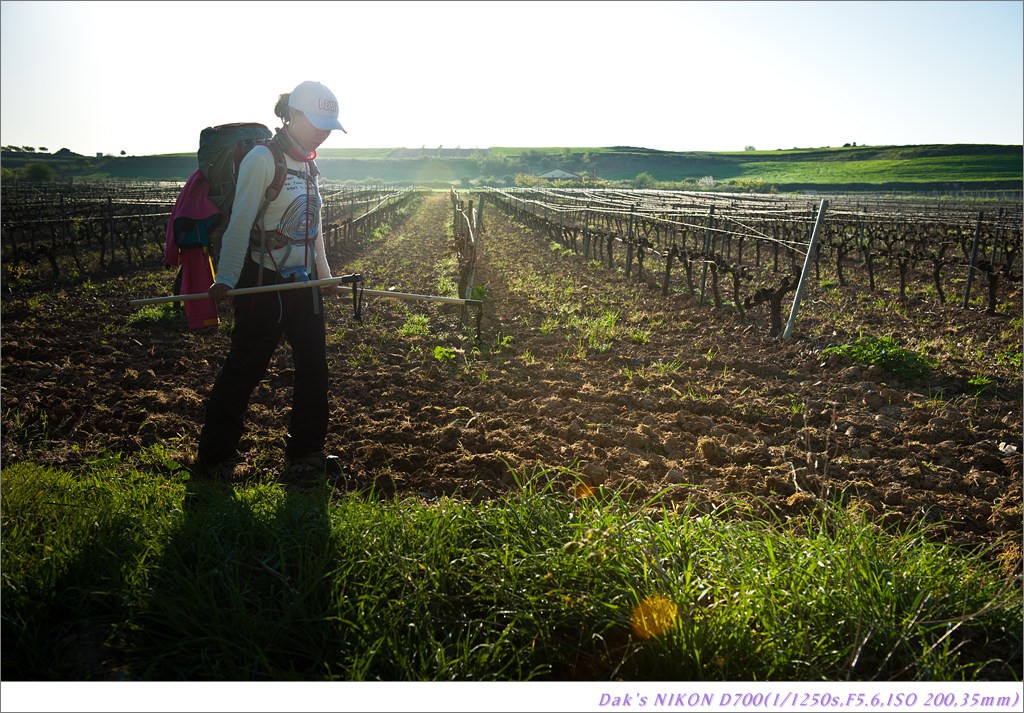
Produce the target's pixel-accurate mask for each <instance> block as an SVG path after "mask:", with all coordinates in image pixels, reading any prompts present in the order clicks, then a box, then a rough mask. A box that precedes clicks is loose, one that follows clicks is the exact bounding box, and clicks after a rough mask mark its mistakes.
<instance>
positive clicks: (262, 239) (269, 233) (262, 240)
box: [249, 230, 315, 250]
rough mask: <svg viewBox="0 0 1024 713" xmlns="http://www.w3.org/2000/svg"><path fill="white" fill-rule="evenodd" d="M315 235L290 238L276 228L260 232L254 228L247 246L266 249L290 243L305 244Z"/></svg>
mask: <svg viewBox="0 0 1024 713" xmlns="http://www.w3.org/2000/svg"><path fill="white" fill-rule="evenodd" d="M314 238H315V236H312V235H311V236H309V238H306V237H305V236H303V237H301V238H290V237H288V236H287V235H285V234H284V233H282V232H279V231H277V230H266V231H263V232H262V233H261V232H260V231H259V230H254V231H253V232H252V233H251V234H250V236H249V247H251V248H257V249H260V248H262V249H266V250H280V249H281V248H283V247H285V246H287V245H289V244H291V245H306V244H307V243H311V242H313V240H314Z"/></svg>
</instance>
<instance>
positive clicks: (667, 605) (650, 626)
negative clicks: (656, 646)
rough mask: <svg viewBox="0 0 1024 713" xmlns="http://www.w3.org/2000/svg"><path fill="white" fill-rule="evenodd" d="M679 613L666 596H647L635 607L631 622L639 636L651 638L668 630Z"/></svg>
mask: <svg viewBox="0 0 1024 713" xmlns="http://www.w3.org/2000/svg"><path fill="white" fill-rule="evenodd" d="M678 615H679V609H678V608H677V607H676V605H675V604H673V603H672V602H670V601H669V600H668V599H666V598H665V597H662V596H653V597H647V598H646V599H644V600H643V601H641V602H640V603H639V604H637V605H636V608H635V609H633V613H632V614H631V615H630V617H629V624H630V626H631V627H632V628H633V633H634V634H636V636H637V637H639V638H641V639H651V638H653V637H655V636H661V635H662V634H664V633H665V632H666V631H668V630H669V628H671V626H672V624H673V623H674V622H675V620H676V617H677V616H678Z"/></svg>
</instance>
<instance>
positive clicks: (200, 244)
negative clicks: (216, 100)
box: [169, 123, 288, 262]
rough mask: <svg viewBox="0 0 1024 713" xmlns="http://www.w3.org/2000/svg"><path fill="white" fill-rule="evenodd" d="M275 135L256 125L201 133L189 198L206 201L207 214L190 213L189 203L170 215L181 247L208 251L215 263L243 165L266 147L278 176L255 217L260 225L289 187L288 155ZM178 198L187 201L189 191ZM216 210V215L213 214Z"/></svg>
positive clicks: (213, 128)
mask: <svg viewBox="0 0 1024 713" xmlns="http://www.w3.org/2000/svg"><path fill="white" fill-rule="evenodd" d="M273 136H274V135H273V133H271V131H270V129H268V128H267V127H266V126H264V125H263V124H256V123H236V124H222V125H220V126H208V127H206V128H205V129H203V130H202V132H201V133H200V134H199V151H198V152H197V154H196V157H197V158H198V160H199V168H198V169H196V171H195V172H194V173H193V174H192V176H190V177H189V183H192V184H194V185H193V186H192V189H193V190H192V191H191V192H190V195H189V196H188V200H189V201H190V202H191V204H192V205H193V206H194V205H197V204H199V205H203V204H204V202H205V201H209V203H205V205H206V206H207V207H206V209H205V210H203V209H201V208H200V209H199V210H194V209H193V214H189V212H188V211H189V210H190V208H189V206H188V205H185V206H179V205H177V204H176V205H175V213H172V216H171V217H172V221H173V223H174V224H173V225H172V226H169V229H170V232H171V233H172V234H173V240H174V244H175V245H177V247H178V248H180V249H182V250H189V249H194V248H207V249H208V250H209V253H210V257H211V258H212V259H213V260H214V262H216V260H217V257H218V256H219V255H220V239H221V237H222V236H223V234H224V231H225V230H226V229H227V226H228V223H229V222H230V219H231V206H232V204H233V203H234V200H235V182H236V181H237V180H238V166H239V164H241V163H242V159H243V158H245V155H246V154H247V153H249V151H250V150H251V149H253V148H254V147H255V146H260V145H263V146H267V147H268V148H269V149H270V151H271V153H272V154H273V156H274V178H273V180H272V181H271V182H270V185H269V186H268V187H267V192H266V194H265V195H264V197H263V202H262V203H261V205H260V210H259V213H258V214H257V216H256V223H259V222H260V219H261V218H262V217H263V213H264V212H265V211H266V208H267V205H268V204H269V203H270V202H271V201H272V200H274V199H275V198H276V197H277V196H278V194H279V193H280V192H281V189H282V187H284V182H285V178H287V175H288V167H287V164H286V163H285V159H284V153H283V152H282V150H281V149H280V147H278V146H277V145H276V144H275V143H274V142H273ZM186 185H189V184H186ZM193 193H194V194H193ZM178 199H179V203H180V202H182V201H183V200H185V192H184V191H183V192H182V194H181V195H179V197H178ZM179 209H180V210H179ZM214 209H215V210H216V213H214V214H209V213H210V211H212V210H214ZM175 214H177V215H175Z"/></svg>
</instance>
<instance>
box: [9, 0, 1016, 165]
mask: <svg viewBox="0 0 1024 713" xmlns="http://www.w3.org/2000/svg"><path fill="white" fill-rule="evenodd" d="M1022 7H1024V3H1022V2H1020V1H1013V2H947V1H943V2H924V1H922V2H895V1H892V2H890V1H883V2H802V1H801V2H769V1H764V2H729V1H723V2H640V1H634V2H629V1H622V2H600V1H596V2H594V1H592V2H553V1H549V2H525V1H524V2H488V1H484V2H419V1H416V2H397V1H394V2H392V1H388V0H383V1H380V2H298V1H293V2H273V3H272V2H186V1H181V0H176V1H174V2H148V1H147V2H120V1H119V2H78V1H76V2H44V1H29V0H3V1H2V2H0V11H2V20H0V30H2V43H0V50H2V62H0V70H2V81H0V91H2V96H0V143H2V144H4V145H11V144H13V145H17V146H33V147H36V148H40V147H45V148H47V149H48V150H49V151H51V152H53V151H57V150H58V149H60V148H68V149H71V150H72V151H74V152H76V153H81V154H86V155H93V154H95V153H97V152H100V153H110V154H120V153H121V152H122V151H124V152H125V153H126V154H128V155H147V154H162V153H181V152H192V151H195V149H196V148H197V142H198V137H199V132H200V130H201V129H202V128H203V127H205V126H209V125H213V124H219V123H227V122H232V121H259V122H262V123H265V124H267V125H268V126H271V127H274V126H278V125H279V122H278V120H277V119H276V117H275V116H274V114H273V106H274V102H275V100H276V98H277V96H278V94H280V93H282V92H287V91H290V90H291V89H292V87H294V86H295V85H296V84H298V83H299V82H301V81H303V80H307V79H312V80H316V81H320V82H323V83H324V84H326V85H327V86H328V87H330V88H331V89H332V90H333V91H334V93H335V94H336V95H337V97H338V100H339V103H340V105H341V114H340V118H341V122H342V124H343V125H344V126H345V128H346V129H347V130H348V134H347V135H345V134H342V133H341V132H338V131H335V132H334V133H333V134H332V135H331V137H330V138H329V139H328V140H327V142H326V143H325V144H324V148H346V147H353V148H386V147H401V146H404V147H409V148H420V147H421V146H425V147H427V148H437V147H438V146H443V147H445V148H455V147H461V148H488V147H491V146H562V147H588V146H618V145H628V146H642V147H646V148H653V149H661V150H666V151H688V150H708V151H742V150H743V149H744V147H746V146H754V147H755V148H758V149H778V148H793V147H815V146H841V145H843V144H844V143H847V142H857V143H858V144H868V145H878V144H929V143H994V144H1021V143H1024V98H1022V92H1024V90H1022V87H1024V43H1022V35H1024V29H1022V28H1024V20H1022Z"/></svg>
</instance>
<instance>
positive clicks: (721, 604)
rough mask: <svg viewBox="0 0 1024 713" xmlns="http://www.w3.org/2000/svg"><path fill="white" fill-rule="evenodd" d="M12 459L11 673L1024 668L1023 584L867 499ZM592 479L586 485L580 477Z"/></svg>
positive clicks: (6, 489) (844, 672) (969, 675)
mask: <svg viewBox="0 0 1024 713" xmlns="http://www.w3.org/2000/svg"><path fill="white" fill-rule="evenodd" d="M146 462H147V463H148V465H147V466H146V467H143V468H142V469H130V468H128V467H126V466H125V465H124V464H122V463H121V462H120V461H119V460H118V459H116V458H109V459H96V460H94V461H93V462H92V463H91V464H90V465H88V466H87V467H86V468H84V469H83V470H81V471H80V472H77V473H73V474H72V473H68V472H65V471H56V470H51V469H48V468H44V467H40V466H37V465H32V464H28V463H21V464H5V467H4V472H3V481H2V490H3V498H2V500H0V505H2V515H3V530H4V537H3V539H2V542H0V545H2V555H3V563H4V566H3V587H2V600H0V601H2V609H3V629H2V636H3V670H4V677H5V679H6V680H8V681H10V680H28V679H31V680H44V681H45V680H57V679H61V680H88V679H93V678H104V677H106V676H109V675H112V674H113V673H115V671H116V673H117V675H119V676H121V677H125V678H128V679H133V680H215V681H226V680H239V681H255V680H306V681H317V680H354V681H370V680H390V681H403V680H408V681H412V680H417V681H427V680H429V681H440V680H476V681H485V680H516V681H520V680H609V681H610V680H647V681H658V680H675V681H679V680H744V681H763V680H770V679H774V680H835V681H845V680H854V681H859V680H1019V676H1020V670H1021V661H1022V655H1021V625H1022V611H1021V610H1022V603H1021V598H1020V590H1019V583H1015V582H1014V581H1013V580H1012V577H1010V576H1009V575H1008V574H1006V573H1005V572H1003V571H1002V570H1000V569H999V568H998V566H997V565H996V564H995V563H994V562H991V561H990V560H989V559H987V558H985V557H983V556H982V554H983V553H965V552H963V551H959V550H957V549H955V548H953V547H952V546H948V545H944V544H939V543H938V542H936V541H934V540H933V539H932V538H931V537H929V534H930V533H929V530H928V529H927V527H928V526H926V525H924V524H912V525H911V526H910V527H908V528H906V529H904V530H903V531H901V532H891V533H888V532H884V531H882V530H881V529H880V528H878V527H877V526H875V525H873V524H872V523H870V522H867V521H865V520H863V519H862V518H861V516H860V515H859V513H858V511H857V510H856V509H843V508H842V507H840V506H839V505H837V504H829V505H822V506H821V507H820V508H819V509H817V510H815V511H814V513H813V514H812V515H810V516H808V517H806V518H798V519H794V520H790V521H788V522H781V521H776V520H763V519H759V518H757V517H753V516H752V513H750V512H749V511H745V510H743V509H742V507H741V506H740V505H734V506H728V507H724V508H721V509H720V510H718V511H717V512H716V514H715V515H713V516H709V515H702V514H699V513H697V512H693V511H683V512H675V511H673V510H671V509H670V508H668V507H662V506H660V505H659V504H658V502H657V501H652V502H650V503H648V507H646V508H642V507H639V506H638V505H636V504H633V505H630V504H627V503H625V502H623V501H621V500H618V499H616V497H615V496H613V495H608V494H606V493H602V492H601V491H592V490H589V489H580V490H579V491H578V492H577V493H576V494H577V495H578V496H579V497H575V498H574V497H570V496H568V495H566V494H565V493H567V492H570V491H572V490H573V485H574V478H575V476H574V474H573V473H572V472H571V471H544V472H541V473H538V474H537V475H536V477H534V478H529V479H528V478H525V477H523V476H522V475H517V479H518V481H519V485H520V488H519V489H518V491H517V493H516V494H515V495H513V496H510V497H508V498H506V499H502V500H498V501H494V502H484V503H471V502H469V501H466V500H462V499H459V498H456V497H452V498H444V499H440V500H436V501H433V502H424V501H421V500H419V499H412V498H410V499H403V500H388V499H384V498H380V497H377V496H375V494H374V493H372V492H364V493H359V494H349V495H344V496H341V497H340V498H331V497H329V495H328V493H327V492H326V491H319V490H316V489H312V490H306V491H295V490H290V489H286V488H285V487H284V486H282V485H280V484H278V483H276V482H254V483H250V484H247V485H244V486H236V487H235V488H234V489H230V488H220V487H216V486H210V485H205V484H197V483H193V482H190V481H189V480H188V478H187V476H185V475H168V474H167V473H168V472H170V471H171V468H172V466H173V465H174V464H173V463H171V462H168V461H166V460H165V459H164V458H163V457H162V455H161V453H160V452H159V451H155V452H152V453H149V454H148V460H147V461H146ZM578 487H580V486H578Z"/></svg>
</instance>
